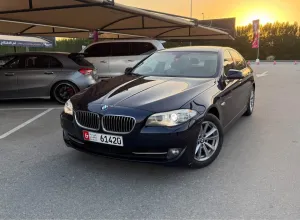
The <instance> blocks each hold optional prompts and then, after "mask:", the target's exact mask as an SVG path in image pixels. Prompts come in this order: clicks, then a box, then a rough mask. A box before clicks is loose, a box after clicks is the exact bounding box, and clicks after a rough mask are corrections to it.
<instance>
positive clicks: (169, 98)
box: [61, 47, 255, 168]
mask: <svg viewBox="0 0 300 220" xmlns="http://www.w3.org/2000/svg"><path fill="white" fill-rule="evenodd" d="M254 100H255V82H254V77H253V71H252V69H251V68H250V67H249V66H248V65H247V63H246V61H245V60H244V58H243V57H242V56H241V55H240V54H239V53H238V52H237V51H236V50H234V49H232V48H223V47H182V48H173V49H168V50H163V51H159V52H156V53H154V54H152V55H151V56H149V57H148V58H146V59H145V60H142V61H141V62H140V63H139V64H137V65H136V66H135V67H134V68H128V69H126V72H125V75H123V76H118V77H115V78H112V79H109V80H102V81H100V82H98V83H97V84H95V85H93V86H92V87H90V88H88V89H87V90H85V91H83V92H81V93H78V94H77V95H75V96H73V97H72V98H71V99H70V100H69V101H68V102H67V103H66V105H65V107H64V112H63V113H62V114H61V125H62V128H63V137H64V141H65V143H66V144H67V146H69V147H72V148H75V149H77V150H80V151H83V152H89V153H94V154H99V155H104V156H108V157H115V158H121V159H130V160H138V161H145V162H158V163H174V162H176V163H177V162H180V163H183V164H186V165H189V166H191V167H196V168H201V167H205V166H207V165H209V164H210V163H212V162H213V161H214V160H215V159H216V157H217V156H218V154H219V153H220V150H221V147H222V143H223V134H224V132H225V131H226V130H227V129H228V128H229V127H230V125H232V124H233V123H234V122H235V121H236V120H237V119H238V118H240V116H242V115H246V116H250V115H251V114H252V112H253V108H254Z"/></svg>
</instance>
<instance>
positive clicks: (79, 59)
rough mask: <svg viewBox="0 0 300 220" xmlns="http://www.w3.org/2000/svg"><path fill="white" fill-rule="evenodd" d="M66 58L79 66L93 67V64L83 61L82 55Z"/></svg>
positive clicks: (71, 55) (72, 55)
mask: <svg viewBox="0 0 300 220" xmlns="http://www.w3.org/2000/svg"><path fill="white" fill-rule="evenodd" d="M68 57H69V58H70V59H71V60H73V62H75V63H76V64H77V65H79V66H89V67H92V66H93V64H91V63H90V62H89V61H87V60H86V59H84V55H82V54H70V55H69V56H68Z"/></svg>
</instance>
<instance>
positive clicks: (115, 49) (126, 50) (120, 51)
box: [111, 42, 130, 57]
mask: <svg viewBox="0 0 300 220" xmlns="http://www.w3.org/2000/svg"><path fill="white" fill-rule="evenodd" d="M111 55H112V56H114V57H117V56H129V55H130V43H125V42H124V43H112V44H111Z"/></svg>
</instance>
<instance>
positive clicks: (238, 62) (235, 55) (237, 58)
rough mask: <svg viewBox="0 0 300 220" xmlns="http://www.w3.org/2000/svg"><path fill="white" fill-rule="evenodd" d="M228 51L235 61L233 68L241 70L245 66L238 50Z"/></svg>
mask: <svg viewBox="0 0 300 220" xmlns="http://www.w3.org/2000/svg"><path fill="white" fill-rule="evenodd" d="M230 53H231V55H232V57H233V59H234V61H235V69H237V70H242V69H244V68H246V62H245V60H244V58H243V57H242V56H241V55H240V54H239V53H238V52H236V51H234V50H231V51H230Z"/></svg>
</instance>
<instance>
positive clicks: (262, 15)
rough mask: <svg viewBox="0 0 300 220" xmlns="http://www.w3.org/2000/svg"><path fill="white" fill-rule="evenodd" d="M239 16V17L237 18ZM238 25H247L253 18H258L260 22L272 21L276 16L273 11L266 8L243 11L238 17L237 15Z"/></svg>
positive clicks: (276, 18)
mask: <svg viewBox="0 0 300 220" xmlns="http://www.w3.org/2000/svg"><path fill="white" fill-rule="evenodd" d="M239 18H240V19H239ZM237 19H238V20H239V22H238V24H239V25H247V24H250V23H252V21H253V20H257V19H259V20H260V24H266V23H273V22H275V21H276V20H278V16H276V14H275V13H274V12H272V13H270V12H269V10H267V9H265V10H264V9H260V10H254V11H250V13H243V14H242V15H241V16H240V17H239V16H237Z"/></svg>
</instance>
